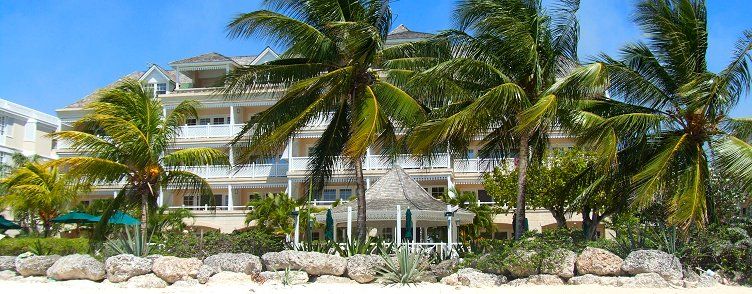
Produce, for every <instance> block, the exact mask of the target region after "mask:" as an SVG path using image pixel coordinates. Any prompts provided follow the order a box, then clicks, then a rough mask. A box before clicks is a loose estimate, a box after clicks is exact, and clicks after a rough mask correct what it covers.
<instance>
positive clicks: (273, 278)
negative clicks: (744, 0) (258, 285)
mask: <svg viewBox="0 0 752 294" xmlns="http://www.w3.org/2000/svg"><path fill="white" fill-rule="evenodd" d="M258 278H259V280H262V281H263V284H268V285H285V286H287V285H300V284H305V283H308V274H307V273H306V272H304V271H294V270H290V271H276V272H269V271H267V272H261V273H260V274H259V276H258Z"/></svg>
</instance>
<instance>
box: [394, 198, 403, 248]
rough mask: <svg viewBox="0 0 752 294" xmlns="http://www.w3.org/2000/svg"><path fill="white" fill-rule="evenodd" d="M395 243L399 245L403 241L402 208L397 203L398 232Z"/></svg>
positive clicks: (395, 235)
mask: <svg viewBox="0 0 752 294" xmlns="http://www.w3.org/2000/svg"><path fill="white" fill-rule="evenodd" d="M394 239H395V243H397V246H399V245H400V243H401V242H402V208H401V207H400V206H399V205H397V233H396V234H394Z"/></svg>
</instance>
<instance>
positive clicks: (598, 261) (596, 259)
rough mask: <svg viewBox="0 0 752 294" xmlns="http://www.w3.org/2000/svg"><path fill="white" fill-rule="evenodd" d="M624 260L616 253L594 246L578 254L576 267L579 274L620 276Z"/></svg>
mask: <svg viewBox="0 0 752 294" xmlns="http://www.w3.org/2000/svg"><path fill="white" fill-rule="evenodd" d="M623 264H624V260H622V259H621V257H619V256H618V255H616V254H613V253H611V252H608V251H606V250H603V249H600V248H594V247H587V248H585V250H583V251H582V253H580V255H579V256H577V260H576V261H575V268H576V269H577V274H578V275H586V274H593V275H597V276H618V275H620V274H621V273H622V270H621V268H622V265H623Z"/></svg>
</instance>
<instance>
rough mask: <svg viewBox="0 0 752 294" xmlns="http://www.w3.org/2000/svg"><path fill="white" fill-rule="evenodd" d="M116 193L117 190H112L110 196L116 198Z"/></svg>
mask: <svg viewBox="0 0 752 294" xmlns="http://www.w3.org/2000/svg"><path fill="white" fill-rule="evenodd" d="M117 193H118V191H112V198H113V199H114V198H117Z"/></svg>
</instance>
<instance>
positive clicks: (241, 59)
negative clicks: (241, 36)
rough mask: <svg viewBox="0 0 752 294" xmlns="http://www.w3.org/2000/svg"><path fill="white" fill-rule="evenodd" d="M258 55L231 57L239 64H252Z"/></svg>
mask: <svg viewBox="0 0 752 294" xmlns="http://www.w3.org/2000/svg"><path fill="white" fill-rule="evenodd" d="M257 57H258V55H248V56H232V57H230V59H232V61H234V62H235V63H237V64H239V65H251V64H253V61H254V60H256V58H257Z"/></svg>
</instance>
